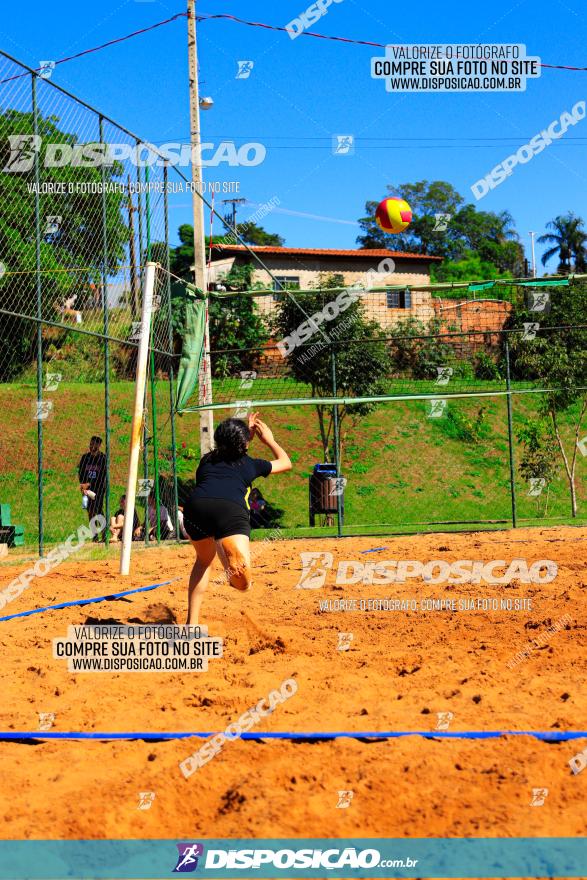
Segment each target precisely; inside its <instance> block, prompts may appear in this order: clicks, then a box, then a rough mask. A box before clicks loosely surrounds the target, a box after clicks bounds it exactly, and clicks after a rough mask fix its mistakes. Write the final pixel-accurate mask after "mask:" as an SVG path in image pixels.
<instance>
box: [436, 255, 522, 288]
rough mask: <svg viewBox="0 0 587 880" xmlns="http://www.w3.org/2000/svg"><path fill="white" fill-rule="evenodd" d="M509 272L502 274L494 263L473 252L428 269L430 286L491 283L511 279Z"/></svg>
mask: <svg viewBox="0 0 587 880" xmlns="http://www.w3.org/2000/svg"><path fill="white" fill-rule="evenodd" d="M511 277H512V273H511V272H502V271H500V269H498V268H497V266H496V265H495V264H494V263H491V262H489V261H488V260H483V259H481V257H480V256H479V254H476V253H474V252H473V251H465V253H464V254H463V256H462V257H461V259H459V260H445V261H444V262H442V263H440V265H436V264H433V265H432V266H431V267H430V280H431V282H432V284H436V283H437V282H441V281H480V280H484V281H492V280H493V279H497V278H511Z"/></svg>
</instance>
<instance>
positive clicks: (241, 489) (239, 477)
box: [192, 452, 271, 510]
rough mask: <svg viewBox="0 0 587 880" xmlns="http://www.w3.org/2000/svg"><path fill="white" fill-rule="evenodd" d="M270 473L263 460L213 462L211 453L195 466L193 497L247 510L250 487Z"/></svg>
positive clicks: (242, 459)
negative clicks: (227, 503) (230, 504)
mask: <svg viewBox="0 0 587 880" xmlns="http://www.w3.org/2000/svg"><path fill="white" fill-rule="evenodd" d="M270 473H271V462H270V461H266V460H265V459H264V458H251V457H250V455H243V456H242V457H241V458H238V459H237V460H236V461H214V453H210V452H209V453H208V454H207V455H205V456H204V457H203V459H202V461H201V462H200V464H199V465H198V470H197V471H196V488H195V489H194V491H193V492H192V497H193V498H222V499H224V500H226V501H234V502H235V504H239V505H240V506H241V507H245V508H246V509H247V510H248V509H249V502H248V498H249V492H250V491H251V483H252V482H253V480H256V479H257V477H268V476H269V474H270Z"/></svg>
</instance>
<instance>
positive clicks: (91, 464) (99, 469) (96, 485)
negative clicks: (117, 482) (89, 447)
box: [77, 452, 106, 495]
mask: <svg viewBox="0 0 587 880" xmlns="http://www.w3.org/2000/svg"><path fill="white" fill-rule="evenodd" d="M77 472H78V474H79V481H80V483H89V484H90V489H91V490H92V492H95V493H96V495H103V494H104V492H105V487H106V456H105V455H104V453H103V452H97V453H96V454H95V455H92V454H91V453H90V452H85V453H84V454H83V455H82V457H81V458H80V460H79V465H78V468H77Z"/></svg>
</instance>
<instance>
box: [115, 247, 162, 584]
mask: <svg viewBox="0 0 587 880" xmlns="http://www.w3.org/2000/svg"><path fill="white" fill-rule="evenodd" d="M155 269H156V266H155V263H147V267H146V271H145V283H144V285H143V305H142V314H141V335H140V338H139V349H138V356H137V374H136V384H135V400H134V409H133V416H132V427H131V441H130V454H129V464H128V480H127V484H126V514H125V517H124V526H123V529H122V550H121V555H120V574H122V575H127V574H128V573H129V570H130V550H131V546H132V533H133V520H134V516H133V512H134V509H135V501H136V490H137V475H138V469H139V454H140V451H141V426H142V423H143V421H144V402H145V389H146V385H147V362H148V359H149V329H150V324H151V307H152V304H153V288H154V286H155Z"/></svg>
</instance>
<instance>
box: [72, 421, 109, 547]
mask: <svg viewBox="0 0 587 880" xmlns="http://www.w3.org/2000/svg"><path fill="white" fill-rule="evenodd" d="M101 445H102V438H101V437H96V436H94V437H91V438H90V451H89V452H84V454H83V455H82V457H81V458H80V460H79V465H78V467H77V472H78V476H79V487H80V492H81V493H82V495H85V496H86V497H87V499H88V500H87V511H88V518H89V519H90V520H91V519H92V517H94V516H97V515H98V514H101V515H102V516H103V515H104V510H103V507H104V496H105V494H106V456H105V455H104V453H103V452H100V446H101ZM88 492H90V493H91V494H88ZM97 538H98V536H97V535H96V537H95V538H94V540H96V539H97Z"/></svg>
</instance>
